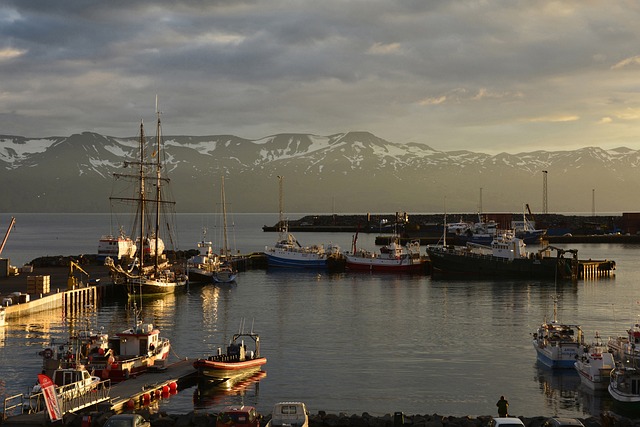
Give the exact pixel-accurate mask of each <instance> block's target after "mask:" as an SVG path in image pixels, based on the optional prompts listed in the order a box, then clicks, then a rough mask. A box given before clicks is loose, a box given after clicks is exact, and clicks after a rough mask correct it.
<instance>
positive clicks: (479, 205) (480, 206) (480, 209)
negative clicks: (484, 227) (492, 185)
mask: <svg viewBox="0 0 640 427" xmlns="http://www.w3.org/2000/svg"><path fill="white" fill-rule="evenodd" d="M478 213H480V214H481V213H482V187H480V203H479V204H478Z"/></svg>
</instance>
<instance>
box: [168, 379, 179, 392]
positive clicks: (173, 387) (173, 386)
mask: <svg viewBox="0 0 640 427" xmlns="http://www.w3.org/2000/svg"><path fill="white" fill-rule="evenodd" d="M169 389H170V390H171V391H176V390H178V383H177V382H175V381H173V382H171V383H169Z"/></svg>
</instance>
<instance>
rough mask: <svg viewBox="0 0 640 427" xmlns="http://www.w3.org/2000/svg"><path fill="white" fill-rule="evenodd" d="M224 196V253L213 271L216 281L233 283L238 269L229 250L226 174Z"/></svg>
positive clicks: (222, 192) (222, 195)
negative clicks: (225, 191)
mask: <svg viewBox="0 0 640 427" xmlns="http://www.w3.org/2000/svg"><path fill="white" fill-rule="evenodd" d="M220 188H221V190H220V191H221V194H220V195H221V198H222V253H221V254H220V264H219V265H218V268H217V269H216V270H214V272H213V280H214V281H215V282H216V283H231V282H233V281H235V280H236V276H237V275H238V270H236V268H235V267H234V266H233V263H232V259H231V251H230V250H229V238H228V235H227V200H226V197H225V194H224V175H223V176H222V185H221V187H220Z"/></svg>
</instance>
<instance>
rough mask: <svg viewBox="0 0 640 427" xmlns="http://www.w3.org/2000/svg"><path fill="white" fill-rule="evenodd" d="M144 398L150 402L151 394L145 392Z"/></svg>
mask: <svg viewBox="0 0 640 427" xmlns="http://www.w3.org/2000/svg"><path fill="white" fill-rule="evenodd" d="M142 400H144V402H145V403H149V401H150V400H151V395H150V394H149V393H145V394H143V395H142Z"/></svg>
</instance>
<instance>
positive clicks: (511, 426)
mask: <svg viewBox="0 0 640 427" xmlns="http://www.w3.org/2000/svg"><path fill="white" fill-rule="evenodd" d="M489 427H525V426H524V423H523V422H522V420H521V419H520V418H516V417H496V418H493V419H492V420H491V421H490V422H489Z"/></svg>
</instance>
